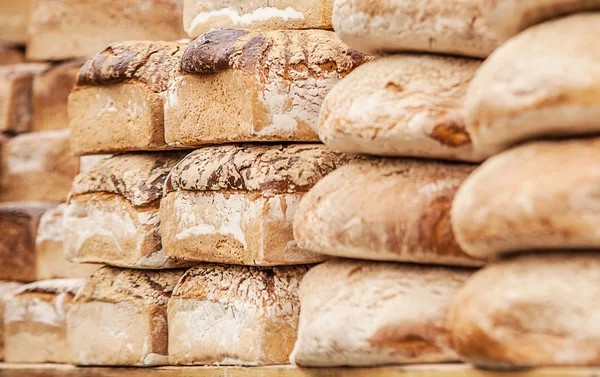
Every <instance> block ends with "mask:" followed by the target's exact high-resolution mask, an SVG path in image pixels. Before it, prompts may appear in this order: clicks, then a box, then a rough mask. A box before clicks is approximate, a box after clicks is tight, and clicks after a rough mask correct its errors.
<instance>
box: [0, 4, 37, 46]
mask: <svg viewBox="0 0 600 377" xmlns="http://www.w3.org/2000/svg"><path fill="white" fill-rule="evenodd" d="M30 12H31V0H2V11H1V12H0V25H2V27H1V28H0V42H2V43H14V44H19V45H20V44H25V42H27V27H28V26H29V15H30Z"/></svg>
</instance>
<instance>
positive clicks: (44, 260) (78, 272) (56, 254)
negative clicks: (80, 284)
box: [35, 203, 98, 280]
mask: <svg viewBox="0 0 600 377" xmlns="http://www.w3.org/2000/svg"><path fill="white" fill-rule="evenodd" d="M65 208H66V204H64V203H63V204H60V205H59V206H57V207H56V208H53V209H49V210H48V211H46V212H44V214H43V215H42V217H41V218H40V222H39V225H38V230H37V236H36V238H35V257H36V265H37V274H36V276H37V279H39V280H47V279H56V278H86V277H89V276H90V275H91V274H92V273H93V272H94V271H96V270H97V269H98V266H97V265H93V264H80V263H72V262H70V261H69V260H67V256H66V255H65V245H64V233H65V228H64V224H63V217H64V212H65Z"/></svg>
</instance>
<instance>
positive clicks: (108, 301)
mask: <svg viewBox="0 0 600 377" xmlns="http://www.w3.org/2000/svg"><path fill="white" fill-rule="evenodd" d="M182 274H183V271H182V270H169V271H142V270H123V269H119V268H114V267H103V268H101V269H100V270H98V271H96V272H95V273H94V275H92V277H91V278H90V280H89V281H88V282H87V283H86V284H85V286H84V287H83V288H82V289H81V291H80V292H79V294H78V295H77V297H75V301H74V303H73V308H72V309H71V310H70V311H69V313H68V326H69V327H68V335H69V344H70V345H71V347H72V348H73V350H74V355H73V357H74V359H73V360H72V362H73V363H74V364H77V365H107V366H108V365H115V366H152V365H165V364H167V349H168V343H167V342H168V337H167V303H168V301H169V298H170V296H171V292H172V291H173V288H174V287H175V284H176V283H177V281H178V280H179V278H180V277H181V275H182Z"/></svg>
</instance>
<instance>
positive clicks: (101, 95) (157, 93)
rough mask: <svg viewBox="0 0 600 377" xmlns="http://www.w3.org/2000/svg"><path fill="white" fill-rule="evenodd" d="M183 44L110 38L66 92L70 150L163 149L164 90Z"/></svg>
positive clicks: (178, 59) (174, 70) (175, 66)
mask: <svg viewBox="0 0 600 377" xmlns="http://www.w3.org/2000/svg"><path fill="white" fill-rule="evenodd" d="M185 46H186V44H182V43H179V42H123V43H114V44H111V45H110V46H108V47H107V48H106V49H104V50H103V51H102V52H101V53H99V54H97V55H96V56H94V57H92V58H91V59H90V60H88V61H87V62H86V63H85V64H84V65H83V67H82V68H81V71H80V72H79V75H78V76H77V82H76V84H75V87H74V88H73V93H71V95H70V96H69V105H68V106H69V120H70V124H69V125H70V128H71V131H72V141H71V144H72V148H73V152H74V153H76V154H79V155H82V154H97V153H115V152H122V151H135V150H163V149H166V145H165V136H164V128H163V124H164V110H163V108H164V93H165V92H166V90H167V87H168V83H169V78H170V76H171V75H174V74H175V73H176V72H178V70H179V64H180V59H181V55H182V54H183V51H184V48H185Z"/></svg>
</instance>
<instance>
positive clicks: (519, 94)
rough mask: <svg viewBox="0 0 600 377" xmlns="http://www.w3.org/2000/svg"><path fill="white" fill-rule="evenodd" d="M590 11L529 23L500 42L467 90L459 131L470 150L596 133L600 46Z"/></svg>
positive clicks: (597, 17) (599, 17) (498, 148)
mask: <svg viewBox="0 0 600 377" xmlns="http://www.w3.org/2000/svg"><path fill="white" fill-rule="evenodd" d="M599 22H600V14H598V13H580V14H575V15H572V16H568V17H565V18H561V19H557V20H554V21H548V22H546V23H543V24H540V25H537V26H533V27H531V28H529V29H527V30H525V31H524V32H523V33H521V34H519V35H518V36H516V37H515V38H513V39H511V40H510V41H508V42H507V43H506V44H504V45H503V46H502V47H500V48H499V49H498V50H497V51H496V52H495V53H494V54H493V55H492V56H491V57H490V58H489V59H488V60H487V61H486V62H485V63H484V64H483V65H482V66H481V69H480V70H479V71H478V72H477V74H476V75H475V78H474V79H473V81H472V84H471V86H470V88H469V91H468V93H467V101H466V118H467V130H468V131H469V133H470V134H471V138H472V140H473V144H474V145H475V147H476V148H477V149H479V150H481V151H482V152H485V153H490V154H493V153H498V152H499V151H501V150H503V149H507V148H509V147H511V146H512V145H513V144H516V143H518V142H521V141H524V140H530V139H534V138H540V137H548V136H571V135H581V134H588V133H597V132H598V131H599V130H600V124H599V123H598V118H599V117H600V106H598V103H597V101H596V100H595V98H596V97H597V93H598V92H599V91H600V79H599V77H600V76H599V75H598V67H597V64H596V63H597V61H598V59H600V50H598V49H597V48H595V45H596V40H595V36H593V35H591V34H590V33H589V32H588V31H589V30H591V29H592V28H596V27H597V25H598V23H599Z"/></svg>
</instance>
